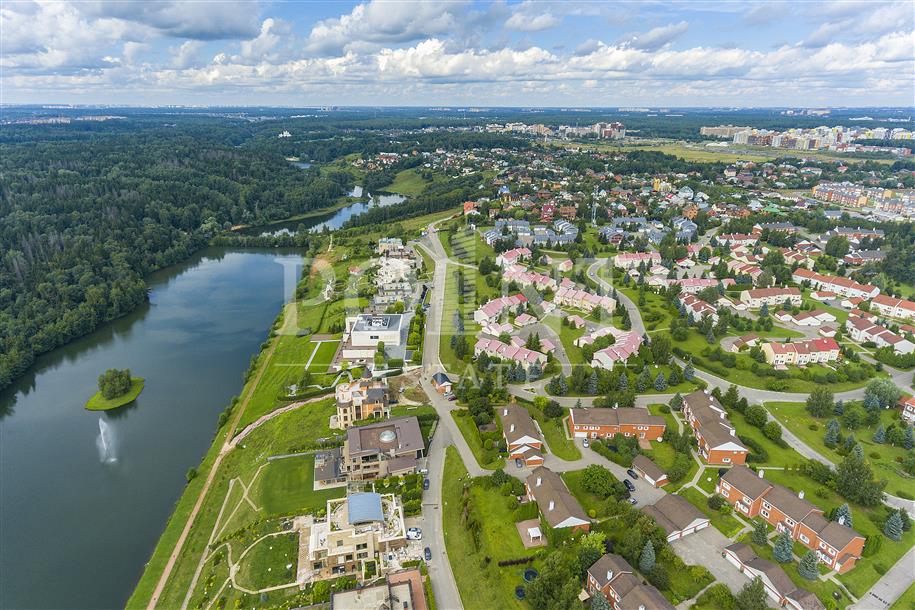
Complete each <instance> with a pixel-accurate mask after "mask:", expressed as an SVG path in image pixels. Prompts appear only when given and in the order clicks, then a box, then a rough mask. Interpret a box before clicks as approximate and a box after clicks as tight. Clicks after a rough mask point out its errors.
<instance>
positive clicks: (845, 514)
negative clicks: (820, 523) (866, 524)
mask: <svg viewBox="0 0 915 610" xmlns="http://www.w3.org/2000/svg"><path fill="white" fill-rule="evenodd" d="M834 521H836V522H838V523H841V524H842V525H844V526H846V527H854V526H853V525H852V520H851V509H850V508H849V507H848V503H845V504H843V505H842V506H840V507H839V508H837V509H836V514H835V519H834Z"/></svg>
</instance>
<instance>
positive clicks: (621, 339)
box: [591, 331, 644, 371]
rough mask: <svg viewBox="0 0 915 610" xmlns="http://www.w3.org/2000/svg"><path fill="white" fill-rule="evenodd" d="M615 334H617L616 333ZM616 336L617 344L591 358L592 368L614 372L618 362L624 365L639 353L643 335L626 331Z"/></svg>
mask: <svg viewBox="0 0 915 610" xmlns="http://www.w3.org/2000/svg"><path fill="white" fill-rule="evenodd" d="M614 334H615V333H614ZM615 335H616V343H614V344H613V345H610V346H608V347H605V348H604V349H600V350H597V351H596V352H594V354H593V355H592V356H591V366H592V367H600V368H603V369H608V370H611V371H612V370H613V365H614V364H615V363H617V362H622V363H623V364H625V363H626V361H627V360H629V357H630V356H632V355H633V354H635V353H638V351H639V348H640V347H641V346H642V342H643V341H644V339H643V338H642V335H640V334H639V333H636V332H632V331H626V332H623V333H620V334H615Z"/></svg>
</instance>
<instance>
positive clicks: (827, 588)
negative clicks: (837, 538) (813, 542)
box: [740, 534, 857, 608]
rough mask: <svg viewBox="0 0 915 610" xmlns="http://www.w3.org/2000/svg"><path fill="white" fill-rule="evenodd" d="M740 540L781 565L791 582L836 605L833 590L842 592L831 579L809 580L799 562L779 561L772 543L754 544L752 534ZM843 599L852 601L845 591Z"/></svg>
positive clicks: (761, 555) (757, 552) (843, 601)
mask: <svg viewBox="0 0 915 610" xmlns="http://www.w3.org/2000/svg"><path fill="white" fill-rule="evenodd" d="M740 541H741V542H743V543H745V544H748V545H750V546H751V547H753V550H755V551H756V554H757V555H759V556H760V557H762V558H763V559H766V560H768V561H771V562H772V563H774V564H777V565H779V566H781V568H782V569H783V570H784V571H785V573H786V574H787V575H788V577H789V578H790V579H791V582H793V583H794V584H795V585H796V586H798V587H800V588H802V589H806V590H807V591H810V592H811V593H813V594H814V595H816V596H817V597H818V598H819V599H820V601H822V602H823V603H824V604H825V605H826V607H827V608H831V607H834V606H832V605H830V604H835V599H834V598H833V597H832V595H833V592H834V591H839V592H840V593H842V589H841V587H839V586H837V585H836V584H835V583H832V582H830V581H823V580H807V579H806V578H804V577H802V576H801V575H800V574H798V573H797V562H794V561H793V562H791V563H779V562H778V561H777V560H776V559H775V557H774V556H773V555H772V545H771V543H770V544H766V545H762V546H761V545H758V544H754V543H753V541H752V539H751V535H750V534H744V535H743V536H741V538H740ZM805 551H806V548H805ZM854 569H855V570H856V569H857V568H854ZM841 599H842V602H840V603H845V604H847V603H849V602H850V601H851V600H849V599H848V597H847V596H846V595H845V594H844V593H842V598H841Z"/></svg>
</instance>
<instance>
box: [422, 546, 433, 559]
mask: <svg viewBox="0 0 915 610" xmlns="http://www.w3.org/2000/svg"><path fill="white" fill-rule="evenodd" d="M423 557H425V558H426V561H429V560H430V559H432V549H430V548H429V547H426V548H425V549H424V550H423Z"/></svg>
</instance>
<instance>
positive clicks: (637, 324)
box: [588, 258, 645, 336]
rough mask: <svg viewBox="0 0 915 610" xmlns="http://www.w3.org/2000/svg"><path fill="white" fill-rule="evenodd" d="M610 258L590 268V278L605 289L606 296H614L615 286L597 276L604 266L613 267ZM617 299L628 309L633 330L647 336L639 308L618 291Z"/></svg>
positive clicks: (597, 262)
mask: <svg viewBox="0 0 915 610" xmlns="http://www.w3.org/2000/svg"><path fill="white" fill-rule="evenodd" d="M611 264H613V263H611V262H610V259H609V258H600V259H597V260H596V261H595V262H594V263H592V264H591V266H590V267H588V277H589V278H591V279H592V280H594V281H595V282H597V284H598V285H599V286H600V287H601V288H603V289H604V293H605V294H612V290H613V286H611V285H610V282H608V281H607V280H605V279H603V278H602V277H600V276H598V275H597V270H598V269H599V268H600V267H601V266H602V265H611ZM616 299H617V300H618V301H619V302H620V303H622V304H623V307H625V308H626V311H627V312H629V321H630V322H632V330H634V331H635V332H637V333H639V334H640V335H643V336H644V335H645V324H644V323H643V322H642V314H641V313H639V308H638V306H637V305H636V304H635V303H633V302H632V299H630V298H629V297H627V296H626V295H625V294H623V293H622V292H621V291H619V290H617V291H616Z"/></svg>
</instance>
